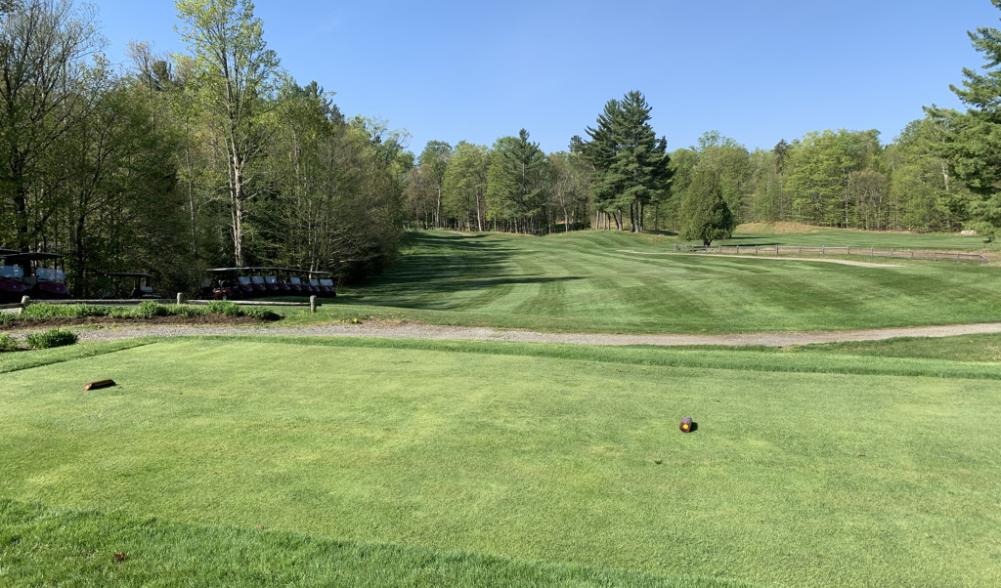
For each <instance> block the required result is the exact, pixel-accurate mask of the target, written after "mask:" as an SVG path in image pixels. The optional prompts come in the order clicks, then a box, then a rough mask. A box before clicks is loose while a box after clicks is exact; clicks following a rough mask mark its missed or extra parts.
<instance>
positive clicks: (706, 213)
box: [681, 170, 736, 247]
mask: <svg viewBox="0 0 1001 588" xmlns="http://www.w3.org/2000/svg"><path fill="white" fill-rule="evenodd" d="M681 214H682V219H683V220H682V222H683V223H684V231H683V232H682V238H684V239H688V240H690V241H702V244H703V245H705V246H706V247H708V246H709V245H710V244H712V242H713V241H715V240H716V239H726V238H728V237H730V235H732V234H733V229H734V227H735V226H736V223H735V222H734V218H733V213H732V212H731V211H730V207H729V206H727V204H726V200H725V199H724V198H723V186H722V184H721V182H720V178H719V174H718V173H716V172H713V171H710V170H697V171H696V172H695V176H694V177H693V178H692V183H691V185H690V186H689V188H688V191H687V192H686V193H685V199H684V201H683V202H682V205H681Z"/></svg>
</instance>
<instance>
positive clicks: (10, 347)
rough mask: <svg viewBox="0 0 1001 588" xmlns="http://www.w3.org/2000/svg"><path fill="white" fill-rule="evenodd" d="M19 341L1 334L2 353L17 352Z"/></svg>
mask: <svg viewBox="0 0 1001 588" xmlns="http://www.w3.org/2000/svg"><path fill="white" fill-rule="evenodd" d="M17 350H18V344H17V339H15V338H14V337H13V336H11V335H7V334H6V333H0V353H3V352H5V351H17Z"/></svg>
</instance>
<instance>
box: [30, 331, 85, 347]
mask: <svg viewBox="0 0 1001 588" xmlns="http://www.w3.org/2000/svg"><path fill="white" fill-rule="evenodd" d="M76 339H77V337H76V333H74V332H72V331H63V330H60V329H52V330H50V331H43V332H41V333H32V334H30V335H28V346H29V347H31V348H32V349H49V348H52V347H62V346H64V345H73V344H74V343H76Z"/></svg>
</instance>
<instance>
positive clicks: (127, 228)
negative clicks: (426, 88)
mask: <svg viewBox="0 0 1001 588" xmlns="http://www.w3.org/2000/svg"><path fill="white" fill-rule="evenodd" d="M176 8H177V14H178V22H179V27H178V28H179V31H180V33H181V36H182V38H183V40H184V42H185V46H186V51H185V52H183V53H181V54H178V55H172V56H162V55H157V54H156V53H155V52H154V51H153V50H152V49H151V48H150V47H149V46H148V45H146V44H141V43H140V44H134V45H133V46H132V47H131V57H132V59H131V62H132V63H131V64H130V65H129V66H128V67H127V68H126V69H125V70H124V71H116V70H115V69H114V68H112V67H111V66H110V65H109V63H108V60H107V59H106V58H105V57H104V55H103V54H102V43H101V38H100V35H99V32H98V31H97V30H96V28H95V25H94V22H95V15H94V13H93V12H92V11H91V10H90V9H89V8H87V7H85V6H79V5H76V4H74V3H73V2H72V1H71V0H12V1H10V2H5V3H3V4H2V5H0V246H5V247H9V248H12V249H18V250H23V251H35V250H51V251H57V252H60V253H64V254H66V255H67V273H68V274H69V277H70V279H71V282H72V284H73V286H74V290H75V291H76V292H77V293H79V294H87V293H92V292H94V291H95V289H96V286H95V284H96V282H97V280H98V278H99V275H100V273H101V272H102V271H112V270H118V271H121V270H143V271H149V270H152V271H153V272H154V273H155V274H157V275H158V276H159V277H160V278H161V279H162V280H163V281H164V283H165V284H166V285H167V286H168V287H171V288H178V289H191V288H194V287H196V286H197V284H198V282H199V281H200V280H201V279H202V273H201V272H202V270H204V268H206V267H211V266H220V265H236V266H245V265H255V264H259V265H281V266H293V267H301V268H305V269H330V270H334V271H336V272H337V273H338V274H340V275H341V276H342V277H351V276H360V275H364V274H366V273H369V272H372V271H377V270H378V269H379V268H380V267H381V266H382V265H383V264H385V263H386V262H387V261H388V260H389V259H390V258H391V257H392V255H393V253H394V252H395V250H396V243H397V241H398V239H399V237H400V232H401V227H402V218H403V216H402V215H403V208H402V195H403V191H404V187H405V181H406V173H407V170H408V169H409V168H410V167H411V165H412V155H410V154H409V153H408V152H407V151H406V150H405V149H404V141H403V137H402V135H401V134H400V133H397V132H391V131H389V130H388V129H386V128H385V126H384V125H381V124H377V123H374V122H372V121H369V120H366V119H363V118H354V119H350V120H348V119H346V118H345V117H344V116H343V115H342V114H341V112H340V111H339V109H338V108H337V106H336V105H335V104H334V103H333V102H332V99H331V94H330V93H328V92H325V91H324V90H323V89H322V88H321V87H320V86H319V85H318V84H316V83H315V82H312V83H308V84H305V85H300V84H299V83H297V82H296V81H295V80H294V79H292V77H291V76H290V75H288V73H287V72H285V71H283V70H282V69H281V66H280V62H279V59H278V56H277V55H276V54H275V53H274V52H273V51H272V50H270V49H269V48H268V47H267V45H266V44H265V42H264V39H263V25H262V23H261V21H260V19H259V18H257V17H256V16H255V15H254V5H253V3H252V2H251V1H250V0H178V1H177V2H176Z"/></svg>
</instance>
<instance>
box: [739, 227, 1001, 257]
mask: <svg viewBox="0 0 1001 588" xmlns="http://www.w3.org/2000/svg"><path fill="white" fill-rule="evenodd" d="M783 226H784V225H782V224H779V225H769V224H759V223H756V224H751V225H742V226H740V227H737V230H736V232H735V233H734V236H733V238H732V239H726V240H724V241H720V243H721V244H725V245H738V244H739V245H765V246H768V245H788V246H795V245H803V246H811V247H818V246H821V245H826V246H828V247H848V246H851V247H876V248H881V247H882V248H900V249H960V250H966V251H996V250H997V249H998V244H997V243H985V242H984V238H983V237H964V236H962V235H960V234H959V233H908V232H902V231H860V230H854V229H832V228H827V227H809V226H802V227H794V230H792V231H789V230H782V229H783Z"/></svg>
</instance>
